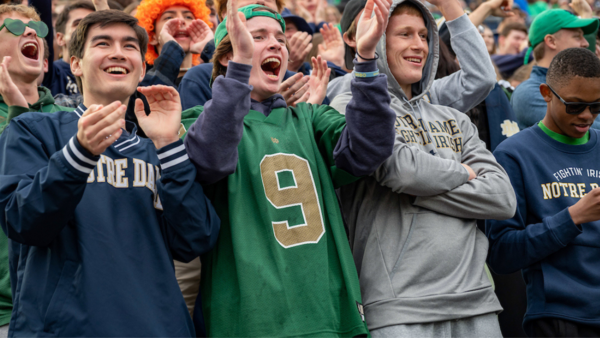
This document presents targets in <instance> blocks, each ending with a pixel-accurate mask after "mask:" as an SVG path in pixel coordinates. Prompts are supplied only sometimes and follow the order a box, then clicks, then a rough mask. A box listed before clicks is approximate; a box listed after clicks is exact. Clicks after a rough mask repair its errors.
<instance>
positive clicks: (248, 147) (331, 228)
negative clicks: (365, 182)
mask: <svg viewBox="0 0 600 338" xmlns="http://www.w3.org/2000/svg"><path fill="white" fill-rule="evenodd" d="M238 1H239V0H230V1H229V2H228V4H227V6H228V8H227V18H226V19H225V21H224V22H222V23H221V24H220V25H219V26H218V28H217V30H216V33H215V46H216V49H215V54H214V57H213V58H214V60H215V62H214V65H215V67H214V70H213V86H212V88H213V99H212V100H209V101H208V102H207V103H206V105H205V106H204V107H195V108H191V109H189V110H187V111H184V113H183V119H182V122H183V124H184V126H185V127H186V128H187V129H188V131H187V136H186V137H185V145H186V148H187V149H188V153H189V154H190V159H191V160H192V162H193V163H194V164H195V166H196V168H197V171H198V177H197V179H198V180H199V181H200V182H201V183H203V184H204V185H205V188H206V191H207V195H208V196H209V198H210V199H211V200H212V201H213V204H214V205H215V207H216V209H217V213H218V214H219V216H220V217H221V219H222V221H223V224H222V231H221V233H220V235H219V239H218V242H217V245H216V247H215V249H214V250H212V251H210V252H209V253H207V254H206V255H203V256H202V257H201V260H202V281H201V296H202V305H203V310H204V320H205V322H206V329H207V334H208V336H216V337H232V336H233V337H251V336H260V337H272V336H282V337H283V336H286V337H295V336H308V335H312V336H345V337H353V336H358V335H364V334H366V333H367V332H368V331H367V327H366V326H365V324H364V318H363V317H362V301H361V296H360V288H359V285H358V276H357V275H356V269H355V267H354V265H353V263H352V254H351V252H350V247H349V245H348V238H347V236H346V232H345V230H344V225H343V222H342V218H341V215H340V210H339V206H338V202H337V199H336V196H335V190H334V189H335V187H338V186H341V185H344V184H348V183H349V182H353V181H355V180H358V179H359V177H360V176H364V175H369V174H370V173H371V172H372V171H373V170H375V169H376V168H377V167H378V166H379V165H380V164H381V163H382V162H383V161H384V160H385V159H386V158H387V157H388V156H389V155H390V154H391V153H392V146H393V141H394V113H393V112H392V111H391V110H390V108H389V103H390V101H389V94H388V93H387V80H386V76H384V75H380V74H379V71H378V69H377V66H376V59H377V55H376V53H375V45H376V42H377V40H378V39H379V37H380V36H381V35H382V34H383V28H384V27H385V26H386V23H387V17H388V15H387V14H388V13H387V12H388V8H389V6H390V2H387V1H385V0H370V1H369V5H368V9H367V12H369V19H368V20H363V21H361V25H360V26H359V28H358V34H357V35H358V47H357V48H358V54H359V55H358V56H357V59H356V60H355V64H356V69H357V72H358V74H359V76H357V77H356V79H354V80H353V83H352V90H353V93H354V95H355V99H354V100H352V101H351V102H350V104H349V109H348V112H347V114H346V116H345V117H344V116H343V115H341V114H339V113H338V112H337V111H335V110H334V109H332V108H331V107H329V106H325V105H319V103H321V102H322V101H323V98H324V97H325V92H326V87H327V82H328V79H329V72H330V70H329V69H327V65H326V62H325V61H324V60H321V59H320V58H317V59H313V60H312V63H313V67H314V71H313V73H312V75H311V77H310V80H309V84H310V87H309V91H308V92H307V94H305V95H306V99H307V102H306V103H304V102H303V103H298V104H297V105H296V106H295V107H288V106H287V105H286V102H285V100H284V98H283V96H282V95H281V94H278V90H279V86H280V84H281V81H282V80H283V74H284V73H285V70H286V69H287V63H288V49H287V43H286V38H285V21H284V20H283V18H282V17H281V15H280V14H279V13H277V12H276V11H273V10H272V9H270V8H268V7H265V6H261V5H250V6H245V7H243V8H241V9H240V10H239V12H238V9H237V3H238ZM372 12H375V15H374V16H373V17H372V18H371V17H370V13H372ZM198 299H200V297H199V298H198ZM196 308H199V306H197V307H196Z"/></svg>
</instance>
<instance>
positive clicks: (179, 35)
mask: <svg viewBox="0 0 600 338" xmlns="http://www.w3.org/2000/svg"><path fill="white" fill-rule="evenodd" d="M173 37H174V38H175V39H178V38H189V37H190V35H189V34H188V32H186V31H179V32H177V33H176V34H175V35H174V36H173Z"/></svg>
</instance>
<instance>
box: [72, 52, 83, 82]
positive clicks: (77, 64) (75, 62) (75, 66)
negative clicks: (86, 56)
mask: <svg viewBox="0 0 600 338" xmlns="http://www.w3.org/2000/svg"><path fill="white" fill-rule="evenodd" d="M71 73H73V75H75V76H79V77H81V75H83V71H82V70H81V59H79V58H77V57H75V56H71Z"/></svg>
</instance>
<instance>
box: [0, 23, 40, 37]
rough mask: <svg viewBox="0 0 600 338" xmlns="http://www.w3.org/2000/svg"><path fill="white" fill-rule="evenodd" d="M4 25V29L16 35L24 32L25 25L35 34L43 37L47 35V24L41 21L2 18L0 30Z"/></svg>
mask: <svg viewBox="0 0 600 338" xmlns="http://www.w3.org/2000/svg"><path fill="white" fill-rule="evenodd" d="M4 27H6V29H7V30H8V31H9V32H11V33H12V34H14V35H16V36H20V35H22V34H23V33H25V27H29V28H31V29H33V30H34V31H35V33H36V34H37V36H39V37H40V38H45V37H46V35H48V26H46V24H45V23H43V22H42V21H29V22H28V23H24V22H23V21H21V20H19V19H10V18H7V19H4V23H3V24H2V26H0V30H2V28H4Z"/></svg>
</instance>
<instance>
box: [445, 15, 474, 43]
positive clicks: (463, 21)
mask: <svg viewBox="0 0 600 338" xmlns="http://www.w3.org/2000/svg"><path fill="white" fill-rule="evenodd" d="M446 25H447V26H448V31H449V32H450V38H452V37H454V36H457V35H459V34H462V33H464V32H466V31H468V30H469V29H474V28H475V26H474V25H473V23H472V22H471V20H469V16H467V14H463V15H461V16H459V17H458V18H456V19H454V20H452V21H446Z"/></svg>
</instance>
